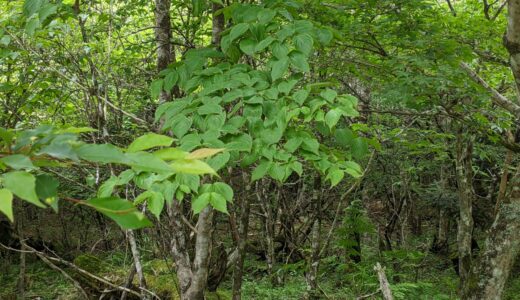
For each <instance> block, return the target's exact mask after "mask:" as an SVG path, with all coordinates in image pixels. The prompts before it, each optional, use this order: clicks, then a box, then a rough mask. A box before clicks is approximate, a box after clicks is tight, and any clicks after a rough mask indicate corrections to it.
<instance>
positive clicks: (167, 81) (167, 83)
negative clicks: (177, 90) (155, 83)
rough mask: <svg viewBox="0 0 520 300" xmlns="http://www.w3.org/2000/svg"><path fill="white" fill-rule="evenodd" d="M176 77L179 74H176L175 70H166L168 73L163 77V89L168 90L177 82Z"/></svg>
mask: <svg viewBox="0 0 520 300" xmlns="http://www.w3.org/2000/svg"><path fill="white" fill-rule="evenodd" d="M178 79H179V74H177V72H176V71H175V70H171V71H170V72H168V74H167V75H166V76H165V77H164V90H165V91H167V92H170V91H171V90H172V89H173V87H174V86H175V84H176V83H177V80H178Z"/></svg>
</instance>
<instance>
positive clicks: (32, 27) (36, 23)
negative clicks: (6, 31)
mask: <svg viewBox="0 0 520 300" xmlns="http://www.w3.org/2000/svg"><path fill="white" fill-rule="evenodd" d="M38 27H40V18H39V17H38V16H37V15H33V16H32V17H30V18H29V20H27V24H25V33H27V35H29V36H32V35H34V32H35V31H36V29H37V28H38Z"/></svg>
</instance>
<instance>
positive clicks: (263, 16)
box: [257, 8, 276, 24]
mask: <svg viewBox="0 0 520 300" xmlns="http://www.w3.org/2000/svg"><path fill="white" fill-rule="evenodd" d="M275 16H276V11H274V10H272V9H269V8H265V9H262V10H261V11H260V12H259V13H258V16H257V18H258V22H260V24H266V23H269V22H271V20H272V19H273V18H274V17H275Z"/></svg>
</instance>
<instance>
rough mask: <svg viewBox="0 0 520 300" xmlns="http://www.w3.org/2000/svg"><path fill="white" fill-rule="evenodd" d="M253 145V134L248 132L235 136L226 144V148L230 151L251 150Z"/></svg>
mask: <svg viewBox="0 0 520 300" xmlns="http://www.w3.org/2000/svg"><path fill="white" fill-rule="evenodd" d="M252 145H253V140H252V139H251V136H249V135H248V134H245V133H244V134H242V135H239V136H238V137H234V138H233V139H231V140H230V141H229V142H228V143H227V144H226V149H227V150H228V151H245V152H249V151H251V147H252Z"/></svg>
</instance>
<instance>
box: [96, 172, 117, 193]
mask: <svg viewBox="0 0 520 300" xmlns="http://www.w3.org/2000/svg"><path fill="white" fill-rule="evenodd" d="M117 181H118V178H117V177H116V176H111V177H110V178H109V179H108V180H106V181H105V182H103V184H102V185H101V186H100V187H99V189H98V192H97V196H98V198H106V197H110V196H112V192H113V191H114V188H115V187H116V185H117Z"/></svg>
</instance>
